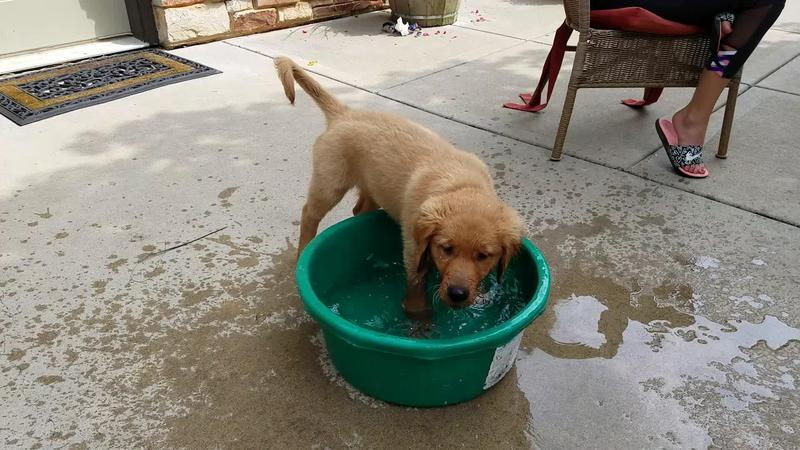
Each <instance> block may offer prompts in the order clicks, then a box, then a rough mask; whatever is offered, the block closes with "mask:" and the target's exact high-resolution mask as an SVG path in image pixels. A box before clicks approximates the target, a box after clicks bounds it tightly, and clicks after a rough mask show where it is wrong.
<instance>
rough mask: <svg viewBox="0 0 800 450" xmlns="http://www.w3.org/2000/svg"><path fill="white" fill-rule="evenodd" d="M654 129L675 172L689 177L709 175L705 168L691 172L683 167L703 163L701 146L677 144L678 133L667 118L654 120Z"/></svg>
mask: <svg viewBox="0 0 800 450" xmlns="http://www.w3.org/2000/svg"><path fill="white" fill-rule="evenodd" d="M656 131H657V132H658V137H659V138H661V143H662V144H663V145H664V150H666V151H667V157H668V158H669V162H670V163H671V164H672V167H673V168H675V171H676V172H678V173H679V174H681V175H683V176H685V177H689V178H705V177H707V176H708V175H709V173H708V169H706V168H703V169H704V170H703V172H702V173H691V172H688V171H686V169H684V167H686V166H694V165H697V164H703V146H701V145H679V144H678V133H677V132H675V127H674V126H673V125H672V122H671V121H669V120H668V119H658V120H656Z"/></svg>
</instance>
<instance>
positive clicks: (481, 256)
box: [478, 252, 489, 261]
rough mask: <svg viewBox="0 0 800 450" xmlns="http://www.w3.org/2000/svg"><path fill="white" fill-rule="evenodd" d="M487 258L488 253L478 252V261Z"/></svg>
mask: <svg viewBox="0 0 800 450" xmlns="http://www.w3.org/2000/svg"><path fill="white" fill-rule="evenodd" d="M487 258H489V254H488V253H484V252H478V261H485V260H486V259H487Z"/></svg>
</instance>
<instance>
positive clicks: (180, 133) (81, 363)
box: [0, 0, 800, 449]
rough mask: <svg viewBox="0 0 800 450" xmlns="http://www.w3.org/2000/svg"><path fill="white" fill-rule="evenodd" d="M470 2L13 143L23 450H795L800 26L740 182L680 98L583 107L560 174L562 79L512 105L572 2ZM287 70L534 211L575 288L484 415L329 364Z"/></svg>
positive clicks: (264, 39) (783, 46)
mask: <svg viewBox="0 0 800 450" xmlns="http://www.w3.org/2000/svg"><path fill="white" fill-rule="evenodd" d="M464 3H465V4H464V5H463V8H462V9H463V10H462V13H461V18H460V20H459V22H458V24H457V25H456V26H452V27H446V28H442V29H441V30H440V31H445V30H446V31H447V33H446V34H444V33H439V34H435V30H433V31H432V32H431V35H430V36H427V37H419V38H414V37H406V38H399V37H392V36H387V35H384V34H382V33H381V31H380V25H381V23H382V22H383V21H384V20H385V19H386V16H387V13H385V12H379V13H372V14H368V15H364V16H360V17H356V18H346V19H341V20H336V21H332V22H324V23H319V24H315V25H310V26H305V27H301V28H295V29H290V30H283V31H276V32H272V33H266V34H261V35H253V36H247V37H241V38H236V39H231V40H229V41H225V42H216V43H211V44H207V45H201V46H195V47H189V48H183V49H178V50H175V51H174V53H175V54H178V55H180V56H183V57H186V58H190V59H192V60H194V61H197V62H200V63H203V64H207V65H210V66H212V67H214V68H217V69H219V70H221V71H222V72H223V73H222V74H220V75H216V76H211V77H207V78H202V79H197V80H192V81H189V82H185V83H180V84H176V85H171V86H166V87H162V88H159V89H156V90H153V91H149V92H145V93H141V94H137V95H134V96H131V97H127V98H124V99H121V100H117V101H114V102H110V103H107V104H103V105H99V106H94V107H91V108H87V109H83V110H79V111H75V112H72V113H69V114H65V115H61V116H58V117H54V118H51V119H47V120H45V121H42V122H38V123H34V124H31V125H28V126H25V127H17V126H16V125H14V124H12V123H11V122H10V121H6V120H3V121H0V405H2V406H0V446H2V447H4V448H39V447H43V448H60V447H67V448H111V447H113V448H139V447H146V448H164V447H170V448H172V447H177V448H334V449H338V448H398V447H407V448H531V447H533V448H546V449H558V448H563V449H577V448H609V449H611V448H613V449H628V448H631V449H633V448H706V447H713V448H768V447H769V448H777V449H792V448H798V447H800V396H798V394H797V392H798V391H797V389H798V383H800V294H799V293H798V292H799V291H798V286H800V152H798V151H797V142H800V128H798V127H797V124H798V115H800V85H798V82H797V79H798V74H800V58H798V55H800V45H799V44H800V28H798V24H800V8H798V7H797V6H795V5H791V6H787V9H786V11H785V12H784V15H783V16H782V17H781V19H780V20H779V22H778V24H776V26H775V28H774V29H773V30H772V31H770V33H769V35H768V37H767V39H766V40H765V42H764V44H763V45H762V47H760V48H759V50H758V51H757V52H756V54H755V55H754V57H753V61H754V62H753V63H752V64H751V65H750V66H749V67H748V68H747V72H746V74H745V80H746V82H747V85H746V86H745V87H746V89H743V93H742V94H741V98H740V99H739V108H738V111H737V119H736V123H735V128H734V135H733V141H732V146H731V150H730V158H729V159H727V160H724V161H723V160H715V159H713V157H712V158H711V161H710V162H709V166H710V170H711V171H712V177H711V178H710V179H708V180H701V181H696V180H694V181H692V180H686V179H683V178H679V177H677V176H676V175H675V174H673V173H672V172H671V171H670V170H669V169H668V163H667V161H666V158H665V155H664V154H663V151H662V150H661V149H660V148H659V142H658V139H657V137H656V136H655V133H654V130H653V128H652V123H653V122H654V121H655V119H656V118H657V117H659V116H662V115H666V114H669V113H670V112H671V111H673V110H674V109H676V108H677V107H679V106H680V105H681V104H682V103H683V102H685V101H686V100H687V98H688V96H689V95H690V92H689V91H686V90H668V91H667V93H666V96H665V98H664V100H663V101H662V102H660V103H658V104H656V105H653V106H652V107H650V108H649V109H647V110H644V111H632V110H628V109H626V108H625V107H623V106H621V105H619V104H618V102H617V101H618V100H619V99H620V98H625V97H629V96H631V95H635V94H636V92H632V91H625V90H596V91H581V92H580V94H579V97H578V107H577V108H576V110H575V114H574V118H573V125H572V127H571V130H570V134H569V137H568V139H567V146H566V150H565V152H566V154H567V156H566V157H565V158H564V160H562V161H561V162H559V163H552V162H550V161H548V159H547V155H548V153H549V149H548V147H550V146H551V145H552V139H553V135H554V132H555V128H556V125H555V124H556V123H557V120H558V117H559V114H560V109H561V105H560V103H561V101H563V95H564V89H565V87H566V78H562V81H561V82H560V85H559V86H558V92H557V93H556V94H555V96H554V100H553V102H552V104H551V106H550V107H549V109H548V110H547V111H546V112H544V113H542V114H538V115H533V114H526V113H520V112H511V111H508V110H503V109H501V108H500V105H501V104H502V103H503V102H505V101H509V100H513V99H515V96H516V94H518V93H520V92H524V91H526V90H530V89H531V88H532V86H533V84H534V83H535V82H536V79H537V77H538V73H539V69H540V67H541V64H542V63H543V59H544V56H545V55H546V53H547V51H548V45H549V39H550V38H549V33H550V32H552V30H554V29H555V28H556V27H557V25H558V24H559V23H560V22H561V21H562V20H563V12H562V10H561V6H560V3H559V2H557V1H554V0H508V1H505V0H504V1H502V2H491V1H489V0H465V2H464ZM476 10H477V11H479V13H477V14H476V13H474V11H476ZM476 16H481V17H484V18H485V19H486V20H483V21H479V20H477V19H476ZM528 16H535V18H534V19H533V20H529V19H530V17H528ZM276 55H287V56H291V57H293V58H295V59H296V60H297V61H298V62H300V63H301V64H303V65H306V66H308V68H309V70H312V71H314V72H315V73H317V74H318V75H317V79H319V80H320V82H321V83H322V84H323V85H324V86H325V87H326V88H328V89H330V90H331V91H332V92H334V93H335V94H336V95H338V96H339V97H340V98H341V99H342V100H343V101H345V102H346V103H347V104H349V105H352V106H354V107H362V108H370V109H377V110H383V111H391V112H395V113H398V114H402V115H403V116H406V117H409V118H411V119H413V120H415V121H418V122H419V123H422V124H424V125H426V126H428V127H430V128H432V129H434V130H435V131H437V132H439V133H440V134H442V135H443V136H445V137H447V138H448V139H449V140H451V141H453V142H454V143H456V144H457V145H459V146H461V147H462V148H465V149H469V150H471V151H474V152H475V153H476V154H478V155H480V156H481V157H482V158H483V159H484V160H485V161H486V162H487V163H488V164H489V166H490V168H491V169H492V170H493V172H494V173H493V175H494V176H495V179H496V180H497V185H498V190H499V192H500V193H501V195H502V196H503V197H504V198H505V199H507V200H508V201H509V202H510V203H511V204H512V205H513V206H515V207H516V208H518V209H519V211H520V212H521V213H522V215H523V216H524V218H525V220H526V223H527V225H528V227H529V230H530V236H531V238H532V240H533V241H534V242H535V243H536V244H537V245H538V246H540V248H541V249H542V250H543V251H544V253H545V255H546V256H547V258H548V259H549V261H550V263H551V264H552V269H553V274H554V283H555V284H554V286H553V292H552V296H551V298H550V304H549V306H548V309H547V311H546V313H545V314H544V316H542V317H541V318H540V319H539V320H537V321H536V322H535V323H534V325H533V326H531V327H530V328H529V329H528V331H527V332H526V334H525V337H524V339H523V348H522V350H521V352H520V354H519V356H518V360H517V365H516V368H515V369H514V370H512V372H510V373H509V375H508V376H507V377H506V378H505V379H504V380H503V381H502V382H501V383H500V384H498V385H497V386H496V387H494V388H492V389H491V390H490V391H489V392H487V393H486V394H485V395H483V396H482V397H480V398H478V399H476V400H474V401H471V402H468V403H465V404H461V405H457V406H453V407H448V408H443V409H430V410H417V409H411V408H401V407H396V406H390V405H386V404H383V403H381V402H379V401H376V400H373V399H370V398H368V397H365V396H363V395H362V394H360V393H358V392H357V391H354V390H353V389H352V388H351V387H349V386H348V385H347V384H346V383H344V382H343V380H342V379H341V378H340V377H339V376H338V375H337V374H336V372H335V370H334V369H333V368H332V366H331V365H330V362H329V360H328V359H327V356H326V354H325V351H324V347H323V345H322V343H321V341H320V333H319V327H318V326H317V325H316V324H315V323H313V321H311V319H310V318H308V317H307V316H306V315H305V314H304V313H303V312H302V306H301V303H300V300H299V298H298V296H297V294H296V291H295V287H294V281H293V264H294V254H295V248H294V244H295V242H296V241H297V231H298V230H297V228H298V227H297V225H298V220H299V212H300V208H301V207H302V204H303V202H304V196H305V188H306V183H307V181H308V176H309V164H310V161H309V158H310V151H309V150H310V146H311V144H312V142H313V140H314V138H315V137H316V136H317V135H318V134H319V133H320V132H321V131H322V129H323V127H324V122H323V118H322V115H321V114H320V113H319V111H318V110H317V109H316V107H315V106H314V105H313V103H312V102H311V101H310V99H309V98H308V96H306V95H305V94H304V93H300V94H298V100H297V105H296V106H295V107H292V106H290V105H288V104H287V101H286V99H285V98H284V96H283V93H282V89H281V87H280V85H279V83H278V82H277V79H276V77H275V75H274V71H273V68H272V60H271V57H273V56H276ZM310 61H315V63H313V64H311V65H310V66H309V62H310ZM565 65H566V66H568V64H565ZM568 69H569V67H566V68H565V71H566V70H568ZM719 114H720V112H717V113H716V114H715V118H714V124H716V125H712V127H713V131H712V134H713V133H716V130H718V124H719V122H720V117H718V116H719ZM717 139H718V136H713V135H712V136H709V146H710V147H709V150H710V149H712V148H713V147H714V146H715V145H716V140H717ZM711 154H712V153H711V151H709V152H708V156H710V155H711ZM351 203H352V199H348V200H346V201H345V202H344V203H343V204H342V205H340V206H339V207H338V208H337V209H336V210H335V211H334V213H333V214H332V215H331V216H330V217H329V218H327V219H326V221H325V225H326V226H327V225H330V224H331V223H334V222H336V221H338V220H341V219H343V218H345V217H348V215H349V210H350V208H351V206H352V205H351ZM220 229H221V230H220ZM217 230H220V231H217ZM213 231H217V232H216V233H214V234H212V235H210V236H208V237H206V238H203V239H200V240H198V241H196V242H194V243H192V244H191V245H188V246H184V247H181V248H179V249H176V250H173V251H169V252H165V253H158V252H159V251H160V250H162V249H166V248H169V247H172V246H174V245H177V244H179V243H183V242H187V241H190V240H193V239H196V238H198V237H200V236H203V235H205V234H207V233H209V232H213Z"/></svg>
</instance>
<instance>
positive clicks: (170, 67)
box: [0, 49, 220, 125]
mask: <svg viewBox="0 0 800 450" xmlns="http://www.w3.org/2000/svg"><path fill="white" fill-rule="evenodd" d="M217 73H220V72H219V71H218V70H216V69H212V68H210V67H207V66H204V65H202V64H198V63H196V62H192V61H189V60H188V59H184V58H180V57H178V56H175V55H170V54H169V53H166V52H162V51H160V50H155V49H144V50H135V51H132V52H127V53H121V54H117V55H109V56H101V57H97V58H90V59H86V60H83V61H79V62H77V63H72V64H67V65H60V66H58V67H54V68H49V69H44V70H36V71H31V72H26V73H23V74H21V75H15V76H13V77H9V78H5V79H0V114H2V115H4V116H6V117H8V118H9V119H11V120H12V121H13V122H14V123H16V124H17V125H27V124H29V123H33V122H36V121H39V120H42V119H46V118H48V117H53V116H57V115H59V114H64V113H66V112H69V111H74V110H76V109H81V108H86V107H87V106H93V105H97V104H100V103H105V102H109V101H111V100H116V99H118V98H122V97H127V96H129V95H133V94H137V93H139V92H143V91H148V90H150V89H155V88H157V87H161V86H165V85H168V84H172V83H178V82H181V81H186V80H191V79H193V78H199V77H205V76H208V75H214V74H217Z"/></svg>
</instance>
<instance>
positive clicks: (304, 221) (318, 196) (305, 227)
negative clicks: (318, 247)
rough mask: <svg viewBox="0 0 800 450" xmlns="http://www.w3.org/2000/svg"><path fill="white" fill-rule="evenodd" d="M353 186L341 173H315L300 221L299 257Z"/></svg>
mask: <svg viewBox="0 0 800 450" xmlns="http://www.w3.org/2000/svg"><path fill="white" fill-rule="evenodd" d="M351 187H352V185H351V184H350V183H349V180H348V179H347V177H345V176H343V174H341V173H335V172H334V171H328V172H325V173H321V172H320V171H315V172H314V175H312V176H311V185H310V186H309V188H308V199H307V200H306V204H305V206H303V215H302V217H301V219H300V242H299V244H298V245H297V256H298V257H299V256H300V254H302V253H303V249H304V248H306V245H308V243H309V242H311V240H312V239H314V237H315V236H316V235H317V229H318V228H319V223H320V221H322V218H323V217H325V215H326V214H328V212H330V210H331V209H333V207H334V206H336V205H337V204H338V203H339V202H340V201H341V200H342V197H344V195H345V194H346V193H347V191H349V190H350V188H351Z"/></svg>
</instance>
